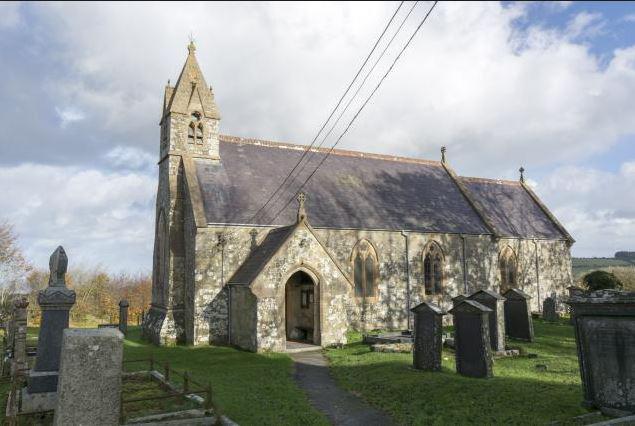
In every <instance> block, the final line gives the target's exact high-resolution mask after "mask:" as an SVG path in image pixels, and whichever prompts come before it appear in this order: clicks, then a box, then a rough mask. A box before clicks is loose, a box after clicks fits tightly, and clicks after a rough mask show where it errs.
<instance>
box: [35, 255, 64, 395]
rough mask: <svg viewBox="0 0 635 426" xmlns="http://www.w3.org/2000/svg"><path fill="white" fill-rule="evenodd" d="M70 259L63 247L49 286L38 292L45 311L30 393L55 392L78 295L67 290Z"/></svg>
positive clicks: (53, 264) (55, 257)
mask: <svg viewBox="0 0 635 426" xmlns="http://www.w3.org/2000/svg"><path fill="white" fill-rule="evenodd" d="M67 265H68V259H67V257H66V253H65V252H64V249H63V248H62V247H61V246H60V247H58V248H57V250H55V252H53V254H52V255H51V260H50V262H49V266H50V269H51V275H50V277H49V286H48V287H47V288H46V289H44V290H42V291H40V292H39V293H38V299H37V300H38V304H39V305H40V309H41V310H42V320H41V322H40V332H39V334H38V342H37V359H36V361H35V366H34V367H33V370H31V372H30V373H29V378H28V391H29V393H41V392H55V390H56V389H57V374H58V370H59V365H60V352H61V349H62V333H63V331H64V329H65V328H68V316H69V311H70V309H71V307H72V306H73V305H74V304H75V292H74V291H73V290H70V289H68V288H66V282H65V274H66V267H67Z"/></svg>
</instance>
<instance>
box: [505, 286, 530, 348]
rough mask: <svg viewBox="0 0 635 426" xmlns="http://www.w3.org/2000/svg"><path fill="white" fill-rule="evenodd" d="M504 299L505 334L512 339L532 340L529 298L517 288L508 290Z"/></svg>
mask: <svg viewBox="0 0 635 426" xmlns="http://www.w3.org/2000/svg"><path fill="white" fill-rule="evenodd" d="M503 296H504V297H505V333H506V334H507V336H509V337H513V338H514V339H520V340H526V341H528V342H533V340H534V324H533V321H532V319H531V309H530V307H529V306H530V305H529V300H530V299H531V296H529V295H528V294H527V293H525V292H524V291H522V290H519V289H517V288H510V289H509V290H507V291H506V292H505V294H504V295H503Z"/></svg>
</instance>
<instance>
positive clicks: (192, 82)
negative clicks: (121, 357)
mask: <svg viewBox="0 0 635 426" xmlns="http://www.w3.org/2000/svg"><path fill="white" fill-rule="evenodd" d="M187 50H188V55H187V59H186V61H185V65H184V66H183V70H182V71H181V74H180V76H179V79H178V81H177V82H176V85H175V86H170V83H169V81H168V84H167V86H166V87H165V93H164V98H163V112H162V116H161V121H160V123H159V125H160V127H161V137H160V148H159V186H158V190H157V202H156V220H155V239H154V258H153V267H152V304H151V308H150V311H149V313H148V315H147V317H146V319H145V321H144V325H143V332H144V336H145V337H146V338H148V339H150V340H152V341H153V342H154V343H156V344H171V343H190V342H189V340H191V336H190V334H191V333H188V331H187V330H188V329H190V328H191V325H190V324H188V322H189V321H191V320H189V321H188V315H190V313H188V311H189V309H187V304H188V299H187V294H188V291H187V290H188V289H187V285H188V284H187V282H188V279H187V276H186V265H185V263H186V262H185V242H186V236H185V234H184V231H185V229H184V216H185V203H186V197H185V191H186V188H185V185H186V183H185V176H184V170H183V169H184V166H183V162H184V161H189V160H196V159H197V158H205V159H211V160H219V159H220V157H219V142H218V127H219V123H220V114H219V113H218V108H217V106H216V102H215V101H214V93H213V91H212V88H211V87H210V86H208V85H207V83H206V82H205V77H204V76H203V73H202V72H201V69H200V67H199V65H198V61H197V60H196V54H195V53H196V47H195V46H194V43H193V42H190V44H189V45H188V47H187ZM189 303H190V304H191V301H190V302H189Z"/></svg>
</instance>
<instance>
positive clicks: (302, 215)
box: [298, 192, 306, 222]
mask: <svg viewBox="0 0 635 426" xmlns="http://www.w3.org/2000/svg"><path fill="white" fill-rule="evenodd" d="M305 201H306V194H305V193H304V192H300V193H299V194H298V222H301V221H303V220H305V219H306V210H305V209H304V202H305Z"/></svg>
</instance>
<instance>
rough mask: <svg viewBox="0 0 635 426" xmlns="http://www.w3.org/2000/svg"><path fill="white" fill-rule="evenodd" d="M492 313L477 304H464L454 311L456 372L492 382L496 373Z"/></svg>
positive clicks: (465, 301) (456, 307)
mask: <svg viewBox="0 0 635 426" xmlns="http://www.w3.org/2000/svg"><path fill="white" fill-rule="evenodd" d="M491 312H492V310H491V309H490V308H488V307H486V306H483V305H482V304H480V303H478V302H476V301H474V300H469V299H468V300H464V301H463V302H461V303H459V304H458V305H456V306H455V307H454V308H452V309H451V310H450V313H451V314H452V315H453V316H454V345H455V351H456V354H455V358H456V372H457V373H459V374H461V375H464V376H469V377H480V378H488V377H492V376H493V372H492V366H493V361H492V349H491V342H490V337H489V315H490V313H491Z"/></svg>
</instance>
